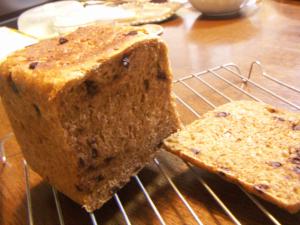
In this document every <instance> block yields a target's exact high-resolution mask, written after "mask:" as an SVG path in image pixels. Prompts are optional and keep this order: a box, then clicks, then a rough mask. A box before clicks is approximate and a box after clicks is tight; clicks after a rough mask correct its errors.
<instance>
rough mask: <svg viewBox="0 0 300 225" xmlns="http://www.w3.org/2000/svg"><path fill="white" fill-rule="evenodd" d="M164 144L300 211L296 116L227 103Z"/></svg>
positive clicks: (299, 142) (262, 106)
mask: <svg viewBox="0 0 300 225" xmlns="http://www.w3.org/2000/svg"><path fill="white" fill-rule="evenodd" d="M164 145H165V147H166V148H167V149H168V150H169V151H170V152H173V153H175V154H177V155H179V156H180V157H182V158H183V159H185V160H187V161H189V162H191V163H193V164H195V165H196V166H199V167H200V168H203V169H205V170H208V171H210V172H213V173H216V174H218V175H220V176H221V177H223V178H225V179H227V180H228V181H231V182H234V183H237V184H240V185H241V186H243V187H244V188H245V189H246V190H247V191H249V192H251V193H254V194H256V195H257V196H259V197H261V198H263V199H265V200H267V201H270V202H272V203H274V204H276V205H278V206H279V207H282V208H284V209H286V210H288V211H289V212H290V213H295V212H297V211H299V209H300V114H299V113H294V112H286V111H283V110H280V109H276V108H274V107H272V106H270V105H267V104H264V103H259V102H253V101H236V102H231V103H228V104H225V105H222V106H220V107H218V108H216V109H215V110H213V111H211V112H208V113H206V114H205V115H203V117H202V118H200V119H199V120H196V121H195V122H193V123H191V124H190V125H188V126H186V127H185V128H184V129H183V130H181V131H179V132H178V133H175V134H173V135H171V136H170V137H169V138H167V139H166V140H165V141H164Z"/></svg>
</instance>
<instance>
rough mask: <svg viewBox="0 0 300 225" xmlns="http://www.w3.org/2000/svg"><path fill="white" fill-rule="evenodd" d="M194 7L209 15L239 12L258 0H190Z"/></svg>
mask: <svg viewBox="0 0 300 225" xmlns="http://www.w3.org/2000/svg"><path fill="white" fill-rule="evenodd" d="M189 1H190V3H191V4H192V6H193V7H194V8H196V9H197V10H199V11H200V12H201V13H203V14H205V15H207V16H226V15H234V14H237V13H238V12H239V11H240V10H241V9H242V8H244V7H247V6H250V5H254V4H256V0H225V1H224V0H189Z"/></svg>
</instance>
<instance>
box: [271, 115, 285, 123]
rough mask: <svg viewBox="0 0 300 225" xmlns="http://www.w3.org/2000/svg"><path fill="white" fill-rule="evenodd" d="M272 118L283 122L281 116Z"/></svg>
mask: <svg viewBox="0 0 300 225" xmlns="http://www.w3.org/2000/svg"><path fill="white" fill-rule="evenodd" d="M273 119H275V120H278V121H280V122H284V121H285V119H283V118H282V117H279V116H274V117H273Z"/></svg>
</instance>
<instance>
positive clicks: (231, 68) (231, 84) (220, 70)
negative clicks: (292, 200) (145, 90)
mask: <svg viewBox="0 0 300 225" xmlns="http://www.w3.org/2000/svg"><path fill="white" fill-rule="evenodd" d="M255 68H257V69H258V70H259V77H258V78H259V79H260V81H264V80H265V81H269V82H271V83H273V84H274V85H279V86H280V87H281V88H285V89H286V91H290V92H291V93H292V95H293V96H296V98H293V99H298V96H299V97H300V95H299V94H300V89H298V88H296V87H293V86H291V85H289V84H287V83H284V82H282V81H280V80H278V79H276V78H274V77H273V76H271V75H269V74H268V73H266V72H265V71H264V69H263V67H262V66H261V64H260V62H258V61H255V62H253V63H252V64H251V66H250V69H249V71H248V74H247V75H243V74H242V73H241V70H240V68H239V67H238V66H237V65H236V64H233V63H230V64H225V65H222V66H218V67H214V68H211V69H208V70H205V71H202V72H199V73H195V74H191V75H189V76H185V77H183V78H180V79H178V80H175V81H174V95H175V97H176V100H177V101H178V103H179V105H181V106H183V107H185V108H186V109H187V110H188V111H189V112H190V113H191V114H193V115H194V116H195V117H199V116H200V112H199V111H198V110H197V109H196V108H195V107H194V106H193V105H192V104H190V103H189V102H188V101H187V100H185V99H184V97H182V96H181V94H179V91H176V88H177V87H178V86H181V88H182V87H184V88H185V89H186V91H187V92H188V95H194V96H196V97H197V98H198V99H199V101H202V102H204V103H206V104H207V106H209V107H211V108H215V107H216V106H217V105H216V104H215V103H214V102H213V101H212V100H211V99H210V98H208V97H207V96H205V95H204V94H202V93H201V92H200V91H199V90H197V88H195V87H194V86H195V85H193V83H195V81H196V82H199V83H201V85H204V86H205V87H206V88H208V89H209V91H210V92H209V93H210V94H215V95H218V97H219V98H222V99H223V101H225V102H230V101H233V100H236V98H237V97H240V96H242V95H243V96H244V97H247V98H250V99H252V100H255V101H259V102H264V101H265V99H266V98H265V97H267V98H272V99H273V100H274V101H273V102H275V104H278V105H284V106H285V107H288V108H290V109H291V110H294V111H299V110H300V106H299V102H293V101H291V100H290V99H289V98H288V96H287V97H284V96H281V95H279V94H278V93H277V92H276V91H273V90H272V89H271V88H269V87H267V86H266V85H262V84H261V83H263V82H257V81H256V79H254V75H253V70H254V69H255ZM205 76H209V77H210V78H214V79H216V80H219V81H221V82H223V83H225V84H226V88H232V89H234V90H235V91H236V92H237V95H236V96H235V98H232V97H230V96H229V95H228V94H226V88H225V89H224V87H223V88H220V87H218V86H217V85H216V83H215V82H213V81H212V82H209V81H206V80H205V79H204V78H205ZM249 85H251V86H252V87H254V88H256V89H257V90H256V92H252V91H250V90H248V89H247V86H249ZM258 92H262V93H263V94H264V95H262V94H259V95H258V94H257V93H258ZM180 93H181V92H180ZM258 96H259V97H258ZM263 96H265V97H263ZM299 99H300V98H299ZM225 102H224V103H225ZM11 136H12V134H8V135H6V136H5V137H4V138H2V139H1V140H0V156H1V160H2V162H3V163H5V162H6V160H7V159H6V156H5V151H4V143H5V141H6V140H7V139H9V138H10V137H11ZM184 163H186V165H187V166H188V167H189V169H190V170H191V171H192V174H193V175H194V176H195V178H196V179H197V180H198V181H199V183H200V184H201V185H202V186H203V187H204V188H205V190H206V191H207V192H208V193H209V194H210V195H211V196H212V197H213V199H214V200H215V201H216V203H217V204H218V205H219V206H220V207H221V208H222V209H223V210H224V212H225V213H226V215H227V216H228V217H229V218H230V219H231V221H232V222H233V223H234V224H236V225H241V224H242V223H241V222H240V221H239V220H238V218H237V217H236V216H235V215H234V212H232V211H231V210H230V209H229V208H228V207H227V206H226V203H225V202H223V201H222V200H221V197H219V196H218V195H217V194H216V192H215V191H214V190H213V188H211V186H210V185H209V184H208V183H207V182H206V181H205V179H204V178H202V177H201V176H200V175H199V174H198V173H196V171H195V169H194V167H193V166H192V165H190V164H189V163H188V162H185V161H184ZM154 164H155V165H156V166H157V167H158V169H159V171H160V172H161V174H162V175H163V176H164V178H165V179H166V180H167V182H168V184H169V185H170V186H171V187H172V189H173V190H174V192H175V193H176V194H177V196H178V198H179V199H180V200H181V201H182V203H183V205H184V206H185V207H186V208H187V210H188V211H189V213H190V214H191V216H192V217H193V219H194V220H195V222H196V223H197V224H199V225H203V224H204V223H203V222H202V221H201V217H200V216H198V215H197V214H196V213H195V210H194V209H193V208H192V207H191V205H190V204H189V202H188V201H187V199H186V198H185V197H184V195H183V194H182V193H181V192H180V191H179V189H178V187H177V186H176V184H175V183H174V182H173V181H172V178H171V177H170V175H168V173H167V171H166V169H165V168H164V165H163V164H162V163H161V162H160V161H159V160H158V158H154ZM24 173H25V185H26V196H27V209H28V222H29V224H30V225H34V218H33V209H32V200H31V191H30V183H29V176H30V174H29V166H28V165H27V163H26V161H25V160H24ZM133 179H134V180H135V182H136V184H137V186H138V187H139V188H140V189H141V191H142V192H143V194H144V196H145V198H146V200H147V202H148V204H149V205H150V207H151V208H152V210H153V212H154V214H155V216H156V218H157V220H158V221H159V223H160V224H162V225H166V224H167V223H166V222H165V220H164V218H163V217H162V215H161V214H160V212H159V210H158V209H157V207H156V205H155V203H154V202H153V200H152V199H151V196H150V194H149V193H148V191H147V190H146V188H145V186H144V184H143V183H142V181H141V180H140V178H139V176H138V175H136V176H134V177H133ZM239 188H240V189H241V190H242V191H243V193H244V194H245V195H246V196H247V197H248V198H249V199H250V200H251V201H252V202H253V203H254V204H255V205H256V206H257V207H258V208H259V209H260V210H261V211H262V212H263V213H264V215H265V217H266V220H267V219H268V220H270V221H271V222H272V223H273V224H275V225H281V224H282V223H281V222H280V221H279V220H278V219H277V218H276V217H275V216H274V215H272V214H271V213H270V212H269V211H268V210H267V209H266V208H265V207H264V206H263V205H262V204H261V203H260V202H259V201H258V200H257V199H256V197H254V196H252V195H250V194H249V193H247V192H246V191H245V190H244V189H243V188H242V187H240V186H239ZM52 192H53V196H54V201H55V205H56V210H57V216H58V220H59V224H60V225H64V224H65V222H64V218H63V212H62V208H61V206H60V200H59V197H58V194H57V191H56V189H55V188H54V187H52ZM113 198H114V200H115V202H116V204H117V206H118V207H119V209H120V212H121V214H122V215H123V218H124V222H125V223H126V224H127V225H131V224H132V223H131V221H130V218H129V216H128V214H127V213H126V210H125V208H124V206H123V204H122V201H121V199H120V198H119V196H118V193H116V194H114V196H113ZM89 216H90V222H91V224H92V225H98V224H101V218H96V216H95V214H94V213H90V214H89Z"/></svg>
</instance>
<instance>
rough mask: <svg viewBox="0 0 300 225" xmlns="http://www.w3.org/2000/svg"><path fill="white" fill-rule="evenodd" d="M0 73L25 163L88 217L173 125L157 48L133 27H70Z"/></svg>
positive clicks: (164, 64) (163, 52)
mask: <svg viewBox="0 0 300 225" xmlns="http://www.w3.org/2000/svg"><path fill="white" fill-rule="evenodd" d="M0 71H1V72H0V73H1V76H0V90H1V96H2V98H3V103H4V106H5V109H6V111H7V113H8V116H9V118H10V121H11V124H12V127H13V129H14V133H15V135H16V138H17V140H18V142H19V144H20V146H21V148H22V151H23V154H24V157H25V158H26V160H27V161H28V163H29V165H30V166H31V168H32V169H33V170H34V171H36V172H37V173H39V174H40V175H41V176H42V177H43V178H45V179H46V180H47V181H48V182H49V183H50V184H52V185H53V186H54V187H56V188H57V189H58V190H59V191H61V192H63V193H64V194H65V195H67V196H69V197H70V198H71V199H73V200H74V201H76V202H78V203H80V204H82V205H83V206H84V207H85V208H86V209H87V210H88V211H93V210H95V209H97V208H99V207H100V206H101V205H102V204H103V203H104V202H106V201H107V200H108V199H109V198H110V197H111V196H112V195H113V193H115V192H116V191H117V190H118V189H119V188H120V187H122V186H123V185H124V184H125V183H126V182H128V181H129V179H130V176H132V175H133V174H136V173H137V172H138V171H139V170H140V169H141V168H142V167H143V166H144V165H145V163H146V162H147V161H149V160H150V159H151V157H152V155H153V154H154V153H155V151H156V147H157V145H159V144H160V143H161V141H162V140H163V139H164V138H166V137H167V136H168V135H170V134H171V133H172V132H175V131H176V130H177V128H178V125H179V121H178V118H177V114H176V111H175V109H174V103H173V100H172V97H171V85H172V76H171V72H170V68H169V63H168V57H167V47H166V45H165V43H164V42H163V41H162V40H161V39H160V38H158V37H153V36H149V35H148V34H147V33H146V32H145V31H144V30H141V29H139V28H134V27H123V26H107V25H106V26H100V25H99V26H91V27H85V28H80V29H78V30H77V31H76V32H74V33H71V34H69V35H67V36H65V37H60V38H54V39H51V40H45V41H41V42H40V43H38V44H35V45H32V46H30V47H27V48H25V49H23V50H21V51H18V52H16V53H15V54H13V55H11V56H10V57H8V59H7V60H6V61H5V62H4V63H3V64H2V65H1V67H0Z"/></svg>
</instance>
